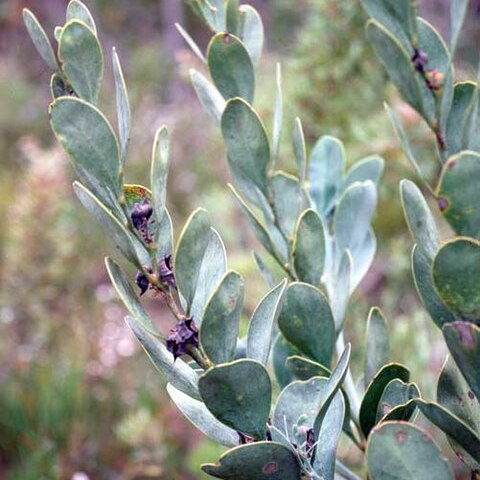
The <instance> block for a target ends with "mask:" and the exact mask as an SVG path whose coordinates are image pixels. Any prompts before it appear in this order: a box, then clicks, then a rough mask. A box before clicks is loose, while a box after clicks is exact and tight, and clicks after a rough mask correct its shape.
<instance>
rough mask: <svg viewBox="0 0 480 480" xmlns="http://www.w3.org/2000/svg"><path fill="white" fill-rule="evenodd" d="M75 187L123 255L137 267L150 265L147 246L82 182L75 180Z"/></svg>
mask: <svg viewBox="0 0 480 480" xmlns="http://www.w3.org/2000/svg"><path fill="white" fill-rule="evenodd" d="M73 188H74V191H75V194H76V195H77V197H78V199H79V200H80V202H81V203H82V205H83V206H84V207H85V208H86V209H87V210H88V211H89V212H90V214H91V215H93V217H94V218H95V219H96V220H97V221H98V222H99V223H100V224H101V225H102V226H103V228H105V230H106V231H107V233H108V235H109V236H110V238H111V239H112V241H113V242H114V243H115V245H116V246H117V247H118V249H119V250H120V252H121V253H122V255H123V256H124V257H125V258H126V259H127V260H128V261H129V262H131V263H132V264H133V265H135V266H136V267H137V268H142V265H149V264H150V259H149V255H148V252H147V251H146V249H145V247H144V246H143V245H142V244H141V243H140V241H139V240H137V238H136V237H135V236H134V235H132V234H131V233H130V232H128V231H127V230H126V229H125V227H124V226H123V225H122V224H121V223H120V221H119V220H118V219H117V218H116V217H115V216H114V215H113V214H112V213H111V212H110V211H109V210H108V208H107V207H106V206H105V205H104V204H103V203H102V202H101V201H100V200H99V199H98V198H97V197H96V196H95V195H93V193H92V192H90V191H89V190H88V189H87V188H85V187H84V186H83V185H82V184H81V183H79V182H75V183H74V184H73Z"/></svg>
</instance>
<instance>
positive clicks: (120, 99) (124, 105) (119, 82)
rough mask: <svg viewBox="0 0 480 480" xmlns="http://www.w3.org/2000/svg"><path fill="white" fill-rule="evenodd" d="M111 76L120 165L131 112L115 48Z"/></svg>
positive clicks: (128, 133)
mask: <svg viewBox="0 0 480 480" xmlns="http://www.w3.org/2000/svg"><path fill="white" fill-rule="evenodd" d="M112 64H113V77H114V79H115V97H116V102H117V121H118V135H119V138H120V150H121V153H120V158H121V163H122V165H125V161H126V159H127V149H128V142H129V141H130V129H131V124H132V114H131V112H130V103H129V101H128V92H127V85H126V84H125V78H124V77H123V72H122V66H121V65H120V60H119V58H118V55H117V51H116V50H115V48H113V50H112Z"/></svg>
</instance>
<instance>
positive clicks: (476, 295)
mask: <svg viewBox="0 0 480 480" xmlns="http://www.w3.org/2000/svg"><path fill="white" fill-rule="evenodd" d="M433 281H434V284H435V287H436V289H437V291H438V293H439V294H440V297H441V298H442V300H443V301H444V302H445V304H446V305H447V306H448V308H449V309H450V310H452V311H453V312H455V313H457V315H459V316H460V317H461V318H463V319H469V320H473V321H475V320H479V319H480V242H478V241H477V240H474V239H473V238H472V239H471V238H456V239H454V240H451V241H449V242H447V243H445V244H444V245H443V246H442V247H441V248H440V250H439V251H438V253H437V255H436V257H435V259H434V261H433Z"/></svg>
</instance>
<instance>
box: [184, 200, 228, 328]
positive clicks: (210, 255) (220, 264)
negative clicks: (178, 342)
mask: <svg viewBox="0 0 480 480" xmlns="http://www.w3.org/2000/svg"><path fill="white" fill-rule="evenodd" d="M225 271H226V260H225V250H224V247H223V244H222V243H221V240H220V239H219V238H218V234H216V232H215V231H214V230H213V229H212V228H211V226H210V220H209V218H208V215H207V212H206V211H205V210H202V209H198V210H196V211H195V212H193V213H192V215H191V216H190V218H189V220H188V221H187V223H186V225H185V227H184V229H183V231H182V233H181V235H180V238H179V240H178V244H177V248H176V253H175V278H176V281H177V286H178V289H179V291H180V293H181V294H182V296H183V298H184V299H185V301H186V303H187V314H189V315H190V314H191V315H193V316H194V318H195V319H196V321H199V319H200V318H201V314H202V312H203V308H204V306H205V304H206V302H207V300H208V298H209V297H210V295H211V293H212V291H213V290H214V289H215V287H216V286H217V284H218V282H219V280H220V278H221V277H222V276H223V274H224V273H225Z"/></svg>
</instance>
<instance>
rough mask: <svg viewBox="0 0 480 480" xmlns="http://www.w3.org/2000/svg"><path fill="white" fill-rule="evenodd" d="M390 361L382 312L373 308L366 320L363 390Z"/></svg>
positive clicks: (386, 328) (385, 324)
mask: <svg viewBox="0 0 480 480" xmlns="http://www.w3.org/2000/svg"><path fill="white" fill-rule="evenodd" d="M389 361H390V341H389V338H388V326H387V322H386V320H385V317H384V316H383V313H382V311H381V310H380V309H379V308H377V307H374V308H372V309H371V310H370V313H369V314H368V319H367V344H366V348H365V377H364V382H365V388H367V386H368V385H369V384H370V382H371V381H372V379H373V378H374V376H375V374H376V373H377V372H378V371H379V370H380V369H381V368H382V367H383V366H384V365H386V364H387V363H388V362H389Z"/></svg>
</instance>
